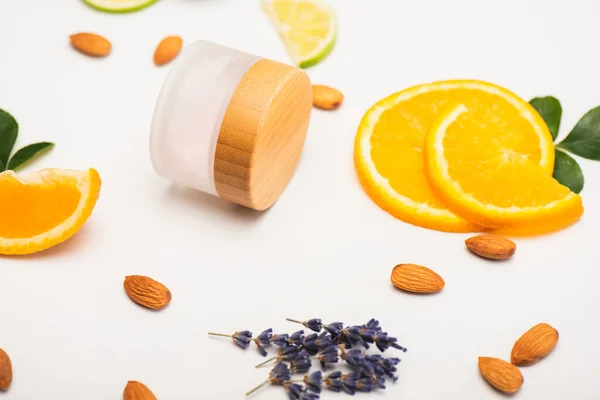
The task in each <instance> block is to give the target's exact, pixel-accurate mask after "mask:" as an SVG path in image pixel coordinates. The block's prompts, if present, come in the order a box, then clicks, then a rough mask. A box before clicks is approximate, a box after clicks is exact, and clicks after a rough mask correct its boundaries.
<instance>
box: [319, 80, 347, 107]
mask: <svg viewBox="0 0 600 400" xmlns="http://www.w3.org/2000/svg"><path fill="white" fill-rule="evenodd" d="M343 101H344V95H343V94H342V92H340V91H339V90H337V89H334V88H332V87H329V86H324V85H313V106H315V107H316V108H320V109H321V110H335V109H337V108H339V106H340V105H341V104H342V102H343Z"/></svg>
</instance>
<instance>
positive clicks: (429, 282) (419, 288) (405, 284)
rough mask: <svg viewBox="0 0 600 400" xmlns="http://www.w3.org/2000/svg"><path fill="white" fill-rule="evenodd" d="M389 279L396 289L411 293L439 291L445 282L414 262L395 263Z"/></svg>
mask: <svg viewBox="0 0 600 400" xmlns="http://www.w3.org/2000/svg"><path fill="white" fill-rule="evenodd" d="M391 280H392V284H393V285H394V286H396V287H397V288H398V289H402V290H405V291H407V292H413V293H435V292H439V291H440V290H442V289H443V288H444V285H445V284H446V283H445V282H444V280H443V279H442V277H441V276H439V275H438V274H436V273H435V272H433V271H432V270H430V269H429V268H427V267H423V266H422V265H416V264H399V265H396V266H395V267H394V269H393V270H392V277H391Z"/></svg>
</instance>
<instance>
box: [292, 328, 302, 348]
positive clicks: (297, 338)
mask: <svg viewBox="0 0 600 400" xmlns="http://www.w3.org/2000/svg"><path fill="white" fill-rule="evenodd" d="M303 341H304V331H298V332H294V333H292V336H290V337H289V339H288V344H290V345H294V346H300V345H301V344H302V342H303Z"/></svg>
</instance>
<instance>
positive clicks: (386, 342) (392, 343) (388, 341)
mask: <svg viewBox="0 0 600 400" xmlns="http://www.w3.org/2000/svg"><path fill="white" fill-rule="evenodd" d="M373 340H374V341H375V345H376V346H377V348H378V349H379V351H381V352H384V351H386V350H387V349H389V348H390V347H393V348H395V349H398V350H401V351H403V352H405V353H406V349H405V348H404V347H402V346H400V345H399V344H398V343H396V342H397V341H398V339H396V338H394V337H391V336H388V334H387V333H386V332H379V333H378V334H377V335H376V336H375V337H374V338H373Z"/></svg>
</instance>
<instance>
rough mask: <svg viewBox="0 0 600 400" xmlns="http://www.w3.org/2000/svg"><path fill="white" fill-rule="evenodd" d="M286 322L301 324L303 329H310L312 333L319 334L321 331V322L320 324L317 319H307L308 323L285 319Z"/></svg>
mask: <svg viewBox="0 0 600 400" xmlns="http://www.w3.org/2000/svg"><path fill="white" fill-rule="evenodd" d="M286 320H287V321H290V322H295V323H297V324H302V325H304V326H305V327H307V328H308V329H310V330H311V331H314V332H317V333H318V332H321V329H323V322H321V320H320V319H319V318H313V319H309V320H308V321H298V320H296V319H291V318H286Z"/></svg>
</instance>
